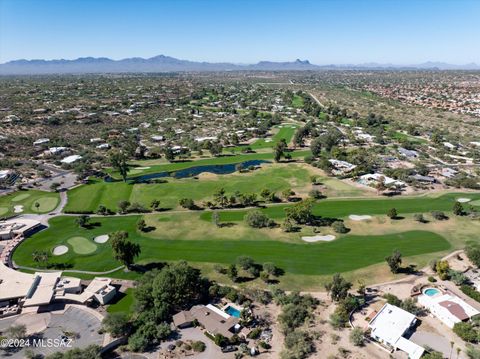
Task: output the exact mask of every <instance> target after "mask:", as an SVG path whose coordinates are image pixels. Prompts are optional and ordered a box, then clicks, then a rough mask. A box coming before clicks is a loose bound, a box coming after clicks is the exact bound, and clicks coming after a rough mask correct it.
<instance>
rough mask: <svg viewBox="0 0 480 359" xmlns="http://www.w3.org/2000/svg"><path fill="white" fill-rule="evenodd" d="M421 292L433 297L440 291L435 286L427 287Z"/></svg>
mask: <svg viewBox="0 0 480 359" xmlns="http://www.w3.org/2000/svg"><path fill="white" fill-rule="evenodd" d="M423 294H425V295H428V296H429V297H434V296H436V295H437V294H440V291H439V290H438V289H436V288H427V289H425V290H424V291H423Z"/></svg>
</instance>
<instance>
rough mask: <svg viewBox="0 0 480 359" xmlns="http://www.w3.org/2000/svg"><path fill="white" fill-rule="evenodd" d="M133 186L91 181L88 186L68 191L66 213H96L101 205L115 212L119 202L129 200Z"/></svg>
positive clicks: (98, 180)
mask: <svg viewBox="0 0 480 359" xmlns="http://www.w3.org/2000/svg"><path fill="white" fill-rule="evenodd" d="M133 186H134V185H133V184H131V183H125V182H111V183H107V182H105V181H103V180H102V179H90V180H89V181H88V184H86V185H83V186H79V187H76V188H74V189H72V190H70V191H68V203H67V205H66V206H65V209H64V210H65V212H75V213H79V212H94V211H96V210H97V209H98V206H99V205H103V206H105V207H107V208H110V209H112V210H115V209H116V208H117V206H118V202H120V201H122V200H129V199H130V195H131V193H132V190H133Z"/></svg>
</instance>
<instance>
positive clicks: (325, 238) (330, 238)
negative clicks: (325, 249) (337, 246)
mask: <svg viewBox="0 0 480 359" xmlns="http://www.w3.org/2000/svg"><path fill="white" fill-rule="evenodd" d="M334 239H335V236H334V235H332V234H327V235H325V236H320V235H318V236H311V237H306V236H305V237H302V241H305V242H310V243H311V242H318V241H322V242H330V241H333V240H334Z"/></svg>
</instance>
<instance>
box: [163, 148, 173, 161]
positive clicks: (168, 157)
mask: <svg viewBox="0 0 480 359" xmlns="http://www.w3.org/2000/svg"><path fill="white" fill-rule="evenodd" d="M164 153H165V159H166V160H167V161H168V162H173V161H174V160H175V152H173V150H172V149H171V148H170V147H167V148H166V149H165V152H164Z"/></svg>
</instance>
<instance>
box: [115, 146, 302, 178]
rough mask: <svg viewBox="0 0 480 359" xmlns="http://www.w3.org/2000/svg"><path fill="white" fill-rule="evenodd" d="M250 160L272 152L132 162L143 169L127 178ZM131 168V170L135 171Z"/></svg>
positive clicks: (295, 153)
mask: <svg viewBox="0 0 480 359" xmlns="http://www.w3.org/2000/svg"><path fill="white" fill-rule="evenodd" d="M310 153H311V152H310V150H301V151H293V152H290V154H291V155H292V158H303V157H305V156H306V155H309V154H310ZM251 160H273V153H272V152H259V153H246V154H237V155H224V156H220V157H211V158H204V159H199V160H194V161H184V162H173V163H169V162H167V161H165V160H164V159H160V160H142V161H133V162H132V164H133V165H134V166H135V167H137V168H138V167H140V168H143V169H142V170H141V172H138V171H136V173H135V175H133V176H129V177H130V178H133V177H135V176H138V175H139V174H141V175H145V174H150V173H158V172H164V171H167V172H172V171H178V170H182V169H185V168H190V167H195V166H205V165H225V164H230V163H240V162H245V161H251ZM135 167H131V169H135ZM110 175H111V176H113V177H114V178H116V179H120V176H119V175H118V173H117V172H116V171H113V170H110Z"/></svg>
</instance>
